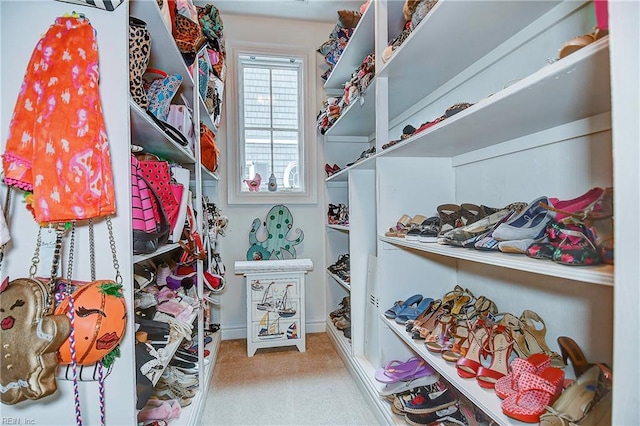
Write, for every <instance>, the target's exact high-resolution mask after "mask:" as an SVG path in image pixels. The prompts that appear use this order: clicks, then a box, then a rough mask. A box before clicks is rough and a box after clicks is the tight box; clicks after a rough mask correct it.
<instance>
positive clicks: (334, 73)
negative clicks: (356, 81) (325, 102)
mask: <svg viewBox="0 0 640 426" xmlns="http://www.w3.org/2000/svg"><path fill="white" fill-rule="evenodd" d="M374 15H375V7H373V5H371V7H367V10H365V12H364V14H363V15H362V17H361V18H360V22H358V26H357V27H356V29H355V30H354V32H353V33H352V34H351V38H349V43H348V44H347V46H346V47H345V49H344V50H343V51H342V55H340V58H339V59H338V62H337V63H336V64H335V66H334V67H333V70H331V74H330V75H329V77H328V78H327V81H326V82H325V83H324V88H325V89H341V88H343V87H344V84H345V83H346V82H347V81H349V80H351V74H353V72H354V71H355V70H356V69H357V68H358V67H359V66H360V64H361V63H362V60H363V59H364V57H365V56H367V55H368V54H370V53H373V50H374V44H373V41H374V32H373V29H374V23H375V22H374V17H375V16H374Z"/></svg>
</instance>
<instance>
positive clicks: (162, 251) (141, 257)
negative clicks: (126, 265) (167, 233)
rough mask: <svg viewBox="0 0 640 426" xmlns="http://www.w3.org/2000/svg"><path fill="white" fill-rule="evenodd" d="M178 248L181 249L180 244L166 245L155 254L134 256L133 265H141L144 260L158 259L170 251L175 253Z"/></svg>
mask: <svg viewBox="0 0 640 426" xmlns="http://www.w3.org/2000/svg"><path fill="white" fill-rule="evenodd" d="M178 248H180V244H179V243H169V244H164V245H162V246H160V247H158V250H156V251H154V252H153V253H148V254H135V255H133V261H132V263H140V262H142V261H143V260H148V259H153V258H154V257H158V256H160V255H161V254H165V253H169V252H170V251H173V250H175V249H178Z"/></svg>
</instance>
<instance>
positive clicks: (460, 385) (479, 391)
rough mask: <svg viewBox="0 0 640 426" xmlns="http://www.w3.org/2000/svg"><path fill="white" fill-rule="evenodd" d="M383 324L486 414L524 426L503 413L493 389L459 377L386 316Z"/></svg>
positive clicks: (454, 370) (505, 421)
mask: <svg viewBox="0 0 640 426" xmlns="http://www.w3.org/2000/svg"><path fill="white" fill-rule="evenodd" d="M380 318H381V320H382V321H383V323H384V324H385V325H386V326H387V327H389V328H390V329H391V330H392V331H393V332H394V333H395V334H397V335H398V336H399V337H400V338H401V339H402V340H403V341H404V342H405V343H406V344H407V345H408V346H409V347H410V348H411V349H413V350H414V351H415V352H416V353H417V354H418V355H419V356H420V357H421V358H422V359H424V360H425V361H427V362H428V363H429V365H431V366H432V367H433V368H434V369H435V370H436V371H437V372H438V373H440V376H442V378H444V379H445V380H446V381H448V382H449V383H450V384H451V385H453V386H454V387H455V388H456V389H458V390H459V391H460V392H461V393H462V394H463V395H464V396H466V397H467V398H469V400H470V401H471V402H473V403H474V404H475V405H476V406H477V407H478V408H480V409H481V410H482V411H483V412H484V413H485V414H487V415H488V416H489V417H491V418H492V419H493V420H495V421H496V422H497V423H498V424H501V425H524V424H525V423H521V422H519V421H516V420H513V419H511V418H509V417H507V416H505V415H504V414H503V413H502V408H501V407H500V404H501V402H502V401H501V400H500V398H498V396H497V395H496V393H495V391H494V390H493V389H485V388H482V387H480V386H479V385H478V383H477V382H476V380H474V379H464V378H462V377H460V376H458V372H457V370H456V367H455V364H452V363H449V362H447V361H445V360H444V359H442V357H441V356H440V354H432V353H431V352H429V351H428V350H427V347H426V346H425V345H424V341H423V340H418V341H416V340H413V339H412V338H411V336H410V335H409V334H408V333H407V331H406V330H405V327H404V325H402V324H397V323H396V322H395V321H393V320H389V319H387V318H385V317H384V316H381V317H380Z"/></svg>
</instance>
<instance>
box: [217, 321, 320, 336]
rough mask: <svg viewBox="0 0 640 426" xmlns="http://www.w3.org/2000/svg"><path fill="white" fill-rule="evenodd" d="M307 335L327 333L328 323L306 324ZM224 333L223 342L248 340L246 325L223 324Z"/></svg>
mask: <svg viewBox="0 0 640 426" xmlns="http://www.w3.org/2000/svg"><path fill="white" fill-rule="evenodd" d="M305 329H306V333H307V334H309V333H324V332H325V331H326V323H325V321H324V320H317V321H311V322H307V323H306V324H305ZM220 331H221V332H222V340H234V339H246V338H247V326H246V324H237V323H236V324H223V325H221V327H220Z"/></svg>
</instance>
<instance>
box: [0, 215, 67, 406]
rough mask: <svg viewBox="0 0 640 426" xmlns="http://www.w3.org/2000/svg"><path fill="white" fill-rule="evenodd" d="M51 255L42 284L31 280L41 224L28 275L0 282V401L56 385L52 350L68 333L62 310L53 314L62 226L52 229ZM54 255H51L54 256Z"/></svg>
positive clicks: (15, 400)
mask: <svg viewBox="0 0 640 426" xmlns="http://www.w3.org/2000/svg"><path fill="white" fill-rule="evenodd" d="M55 232H56V241H55V244H56V246H55V252H54V253H55V254H54V259H53V266H54V267H52V270H51V275H52V278H51V279H50V280H49V282H48V283H47V284H45V283H43V282H41V281H39V280H37V279H35V277H34V274H35V271H36V270H37V266H38V259H39V258H38V255H37V254H38V253H40V249H41V245H42V237H41V233H42V228H39V229H38V238H37V245H36V251H35V255H34V257H33V259H32V265H31V270H30V271H31V273H30V276H29V278H18V279H15V280H13V281H11V282H9V283H7V280H5V281H4V282H3V283H2V285H0V295H1V297H0V312H2V327H0V342H2V344H1V345H0V356H1V357H2V358H1V359H2V362H3V366H2V368H0V401H1V402H2V403H3V404H8V405H12V404H17V403H18V402H21V401H24V400H26V399H31V400H36V399H40V398H43V397H46V396H48V395H51V394H53V393H54V392H55V391H56V390H57V384H56V378H55V373H56V367H57V365H58V356H57V351H58V349H59V348H60V346H61V345H62V344H63V342H64V341H65V340H66V339H67V337H69V334H70V333H71V321H70V320H69V318H67V316H66V315H57V314H53V309H54V304H55V299H54V297H53V288H54V286H55V279H54V278H55V273H56V272H57V268H55V266H56V265H57V264H58V261H59V253H60V249H61V247H62V237H63V234H64V226H63V225H60V226H58V227H57V228H56V230H55ZM56 256H57V257H56Z"/></svg>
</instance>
